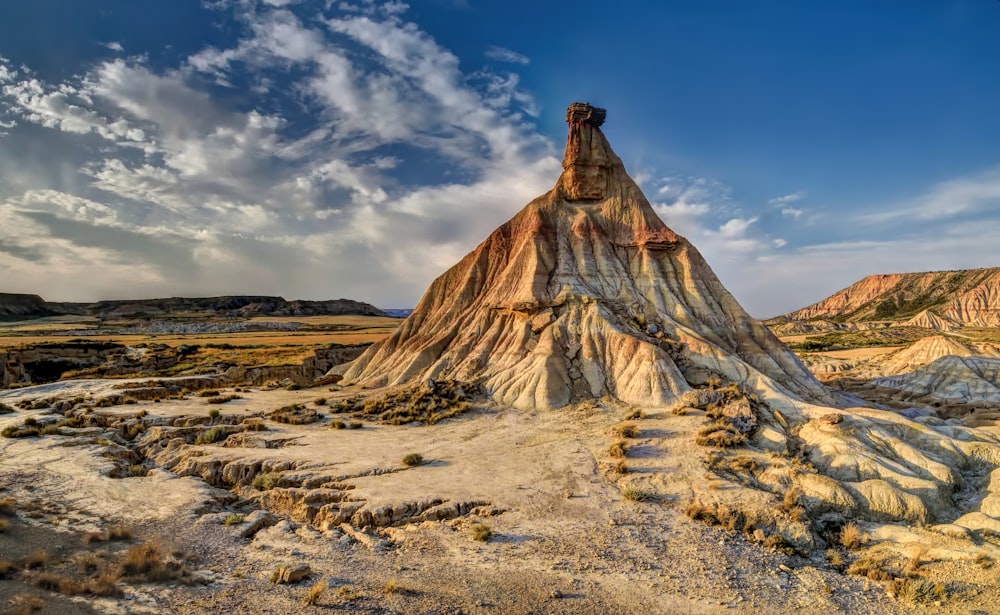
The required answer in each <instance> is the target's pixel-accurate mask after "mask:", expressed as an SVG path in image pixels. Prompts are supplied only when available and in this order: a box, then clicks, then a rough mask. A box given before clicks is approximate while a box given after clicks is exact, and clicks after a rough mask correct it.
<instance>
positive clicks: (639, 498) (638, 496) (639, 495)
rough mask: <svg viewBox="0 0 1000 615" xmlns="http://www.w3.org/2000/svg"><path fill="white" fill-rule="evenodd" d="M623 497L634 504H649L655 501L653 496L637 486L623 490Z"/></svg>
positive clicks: (630, 486)
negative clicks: (652, 500)
mask: <svg viewBox="0 0 1000 615" xmlns="http://www.w3.org/2000/svg"><path fill="white" fill-rule="evenodd" d="M622 497H624V498H625V499H626V500H631V501H633V502H648V501H649V500H651V499H653V494H652V493H650V492H649V491H646V490H645V489H642V488H640V487H636V486H635V485H627V486H626V487H625V488H624V489H622Z"/></svg>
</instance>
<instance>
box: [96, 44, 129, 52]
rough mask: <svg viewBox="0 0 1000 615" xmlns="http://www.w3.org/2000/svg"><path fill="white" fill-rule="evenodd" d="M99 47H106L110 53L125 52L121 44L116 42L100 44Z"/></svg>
mask: <svg viewBox="0 0 1000 615" xmlns="http://www.w3.org/2000/svg"><path fill="white" fill-rule="evenodd" d="M101 46H103V47H106V48H108V49H110V50H111V51H116V52H118V53H122V52H124V51H125V48H124V47H122V44H121V43H119V42H118V41H109V42H107V43H101Z"/></svg>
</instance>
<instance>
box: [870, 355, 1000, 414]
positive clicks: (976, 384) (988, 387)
mask: <svg viewBox="0 0 1000 615" xmlns="http://www.w3.org/2000/svg"><path fill="white" fill-rule="evenodd" d="M872 382H873V383H875V384H876V385H878V386H881V387H884V388H887V389H896V390H899V391H906V392H908V393H912V394H915V395H928V396H933V397H936V398H938V399H941V400H944V401H950V402H960V403H970V402H971V403H975V402H988V403H992V404H1000V359H995V358H986V357H980V356H970V355H966V356H958V355H954V354H949V355H946V356H943V357H941V358H938V359H936V360H934V361H932V362H931V363H929V364H927V365H924V366H922V367H920V368H919V369H915V370H913V371H910V372H906V373H901V374H896V375H892V376H886V377H884V378H876V379H875V380H873V381H872Z"/></svg>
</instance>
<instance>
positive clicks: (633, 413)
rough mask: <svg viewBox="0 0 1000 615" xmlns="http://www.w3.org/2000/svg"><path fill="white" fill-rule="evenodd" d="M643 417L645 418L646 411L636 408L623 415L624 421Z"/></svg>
mask: <svg viewBox="0 0 1000 615" xmlns="http://www.w3.org/2000/svg"><path fill="white" fill-rule="evenodd" d="M644 418H646V413H645V412H643V411H642V410H640V409H638V408H636V409H635V410H633V411H631V412H629V413H628V414H626V415H625V420H626V421H636V420H639V419H644Z"/></svg>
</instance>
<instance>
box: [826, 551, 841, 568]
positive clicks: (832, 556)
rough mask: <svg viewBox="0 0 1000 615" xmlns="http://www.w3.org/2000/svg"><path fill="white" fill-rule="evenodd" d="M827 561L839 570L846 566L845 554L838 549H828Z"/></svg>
mask: <svg viewBox="0 0 1000 615" xmlns="http://www.w3.org/2000/svg"><path fill="white" fill-rule="evenodd" d="M826 561H828V562H830V565H831V566H833V567H834V568H836V569H837V570H840V569H842V568H843V566H844V556H843V555H841V554H840V551H838V550H836V549H827V550H826Z"/></svg>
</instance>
